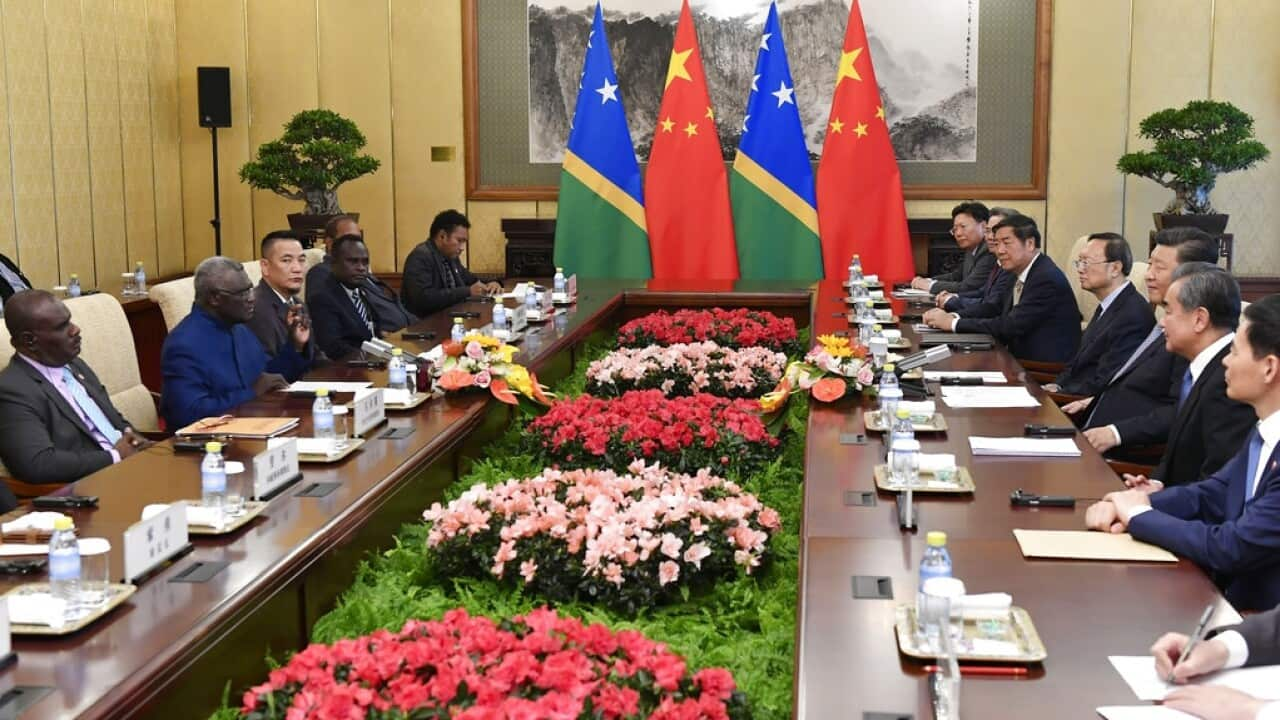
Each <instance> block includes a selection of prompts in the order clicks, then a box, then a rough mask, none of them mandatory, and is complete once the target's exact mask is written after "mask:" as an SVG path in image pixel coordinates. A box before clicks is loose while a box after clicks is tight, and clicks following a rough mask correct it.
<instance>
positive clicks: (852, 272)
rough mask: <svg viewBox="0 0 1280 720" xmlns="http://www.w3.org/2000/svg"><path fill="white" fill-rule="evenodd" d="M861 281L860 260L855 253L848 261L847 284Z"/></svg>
mask: <svg viewBox="0 0 1280 720" xmlns="http://www.w3.org/2000/svg"><path fill="white" fill-rule="evenodd" d="M861 280H862V259H861V258H859V257H858V254H857V253H854V254H853V259H851V260H850V261H849V284H850V285H852V284H854V283H857V282H860V281H861Z"/></svg>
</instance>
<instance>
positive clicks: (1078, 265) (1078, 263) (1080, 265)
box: [1071, 260, 1115, 270]
mask: <svg viewBox="0 0 1280 720" xmlns="http://www.w3.org/2000/svg"><path fill="white" fill-rule="evenodd" d="M1112 262H1115V260H1072V261H1071V266H1072V267H1074V268H1075V269H1076V270H1084V269H1085V268H1087V267H1089V266H1090V265H1106V264H1107V263H1112Z"/></svg>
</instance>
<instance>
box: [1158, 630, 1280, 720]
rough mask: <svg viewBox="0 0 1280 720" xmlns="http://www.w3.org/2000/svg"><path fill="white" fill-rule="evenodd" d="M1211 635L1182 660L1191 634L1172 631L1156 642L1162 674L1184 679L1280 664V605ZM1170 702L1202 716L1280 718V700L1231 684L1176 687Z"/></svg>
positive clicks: (1218, 718) (1222, 719) (1214, 718)
mask: <svg viewBox="0 0 1280 720" xmlns="http://www.w3.org/2000/svg"><path fill="white" fill-rule="evenodd" d="M1209 634H1210V639H1208V640H1205V641H1204V642H1202V643H1199V644H1197V645H1196V646H1195V647H1194V648H1192V649H1191V654H1190V655H1188V656H1187V658H1186V659H1185V660H1183V661H1182V662H1178V658H1179V657H1180V656H1181V655H1182V649H1183V648H1184V647H1186V645H1187V642H1188V638H1187V636H1186V635H1182V634H1180V633H1167V634H1165V635H1163V636H1161V637H1160V639H1159V640H1157V641H1156V643H1155V645H1152V646H1151V654H1152V655H1155V657H1156V673H1157V674H1159V676H1160V677H1162V678H1167V677H1169V675H1170V674H1172V675H1173V681H1174V682H1175V683H1178V684H1183V683H1186V682H1188V681H1189V680H1192V679H1193V678H1198V677H1200V676H1203V675H1209V674H1211V673H1215V672H1217V671H1219V670H1227V669H1230V668H1238V667H1254V666H1257V665H1276V664H1280V608H1273V609H1271V610H1268V611H1266V612H1262V613H1258V614H1256V615H1250V616H1249V617H1247V618H1245V619H1244V621H1243V622H1241V623H1239V624H1237V625H1229V626H1226V627H1221V628H1218V629H1216V630H1213V631H1212V632H1210V633H1209ZM1164 704H1165V706H1166V707H1170V708H1173V709H1175V710H1181V711H1182V712H1185V713H1190V714H1191V715H1194V716H1195V717H1199V718H1210V719H1212V720H1227V719H1228V718H1248V719H1249V720H1255V719H1256V720H1266V719H1267V718H1276V717H1280V715H1278V714H1277V713H1280V702H1270V703H1269V702H1266V701H1264V700H1259V699H1257V698H1255V697H1252V696H1250V695H1246V694H1245V693H1242V692H1240V691H1239V690H1233V689H1231V688H1227V687H1221V686H1214V685H1189V686H1187V687H1183V688H1179V689H1177V690H1174V691H1173V692H1172V693H1170V694H1169V695H1168V696H1167V697H1165V699H1164Z"/></svg>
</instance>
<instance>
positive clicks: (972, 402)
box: [942, 385, 1040, 408]
mask: <svg viewBox="0 0 1280 720" xmlns="http://www.w3.org/2000/svg"><path fill="white" fill-rule="evenodd" d="M942 402H944V403H946V404H947V407H953V408H1012V407H1024V408H1036V407H1040V401H1039V400H1037V399H1035V398H1034V397H1032V396H1031V393H1029V392H1027V389H1026V388H1025V387H1021V386H1018V387H987V386H985V385H943V386H942Z"/></svg>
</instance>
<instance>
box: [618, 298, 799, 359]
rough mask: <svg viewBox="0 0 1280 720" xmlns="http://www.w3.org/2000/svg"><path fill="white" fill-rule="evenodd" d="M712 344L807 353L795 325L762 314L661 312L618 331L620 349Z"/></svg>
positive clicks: (715, 310) (717, 310)
mask: <svg viewBox="0 0 1280 720" xmlns="http://www.w3.org/2000/svg"><path fill="white" fill-rule="evenodd" d="M705 340H710V341H711V342H714V343H716V344H718V345H720V346H721V347H728V348H749V347H757V346H758V347H766V348H769V349H770V350H774V351H778V352H785V353H787V354H788V355H799V354H800V353H801V352H803V351H804V348H802V347H800V343H799V340H798V339H797V336H796V322H795V320H792V319H791V318H780V317H778V316H777V315H774V314H773V313H771V312H766V311H763V310H748V309H746V308H739V309H737V310H724V309H721V308H711V309H710V310H677V311H676V312H675V313H668V312H667V311H665V310H659V311H657V312H654V313H650V314H648V315H645V316H644V317H641V318H636V319H635V320H632V321H630V322H628V323H626V324H625V325H623V326H622V327H621V328H619V329H618V345H619V346H621V347H632V348H634V347H645V346H648V345H675V344H677V343H693V342H703V341H705Z"/></svg>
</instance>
